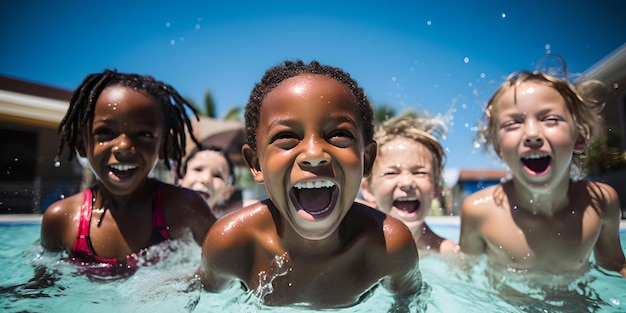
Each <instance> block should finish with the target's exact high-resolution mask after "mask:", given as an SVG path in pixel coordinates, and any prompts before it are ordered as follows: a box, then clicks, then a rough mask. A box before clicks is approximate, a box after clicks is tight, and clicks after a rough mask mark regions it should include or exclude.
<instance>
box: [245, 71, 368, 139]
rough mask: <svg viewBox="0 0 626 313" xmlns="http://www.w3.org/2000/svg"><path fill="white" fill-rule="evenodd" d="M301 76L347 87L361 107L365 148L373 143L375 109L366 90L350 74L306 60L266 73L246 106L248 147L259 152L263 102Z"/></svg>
mask: <svg viewBox="0 0 626 313" xmlns="http://www.w3.org/2000/svg"><path fill="white" fill-rule="evenodd" d="M301 74H319V75H324V76H328V77H330V78H333V79H335V80H337V81H339V82H340V83H342V84H343V85H344V86H346V87H347V88H348V89H350V91H351V92H352V94H353V95H354V97H355V98H356V101H357V103H358V105H359V113H360V114H361V117H362V119H363V131H362V132H363V138H364V142H365V144H369V143H370V142H372V141H373V135H374V126H373V124H372V123H373V113H372V107H371V106H370V103H369V101H368V100H367V98H366V96H365V92H364V91H363V88H361V87H360V86H359V85H358V84H357V82H356V81H355V80H354V79H353V78H352V77H350V74H348V73H346V72H344V71H343V70H342V69H340V68H337V67H332V66H326V65H320V63H319V62H317V61H311V63H310V64H304V62H302V60H297V61H295V62H293V61H285V62H284V63H283V64H282V65H277V66H274V67H272V68H270V69H269V70H267V71H266V72H265V75H264V76H263V78H262V79H261V81H260V82H259V83H257V84H256V85H255V87H254V89H253V90H252V93H251V94H250V99H249V100H248V104H247V105H246V111H245V120H246V127H245V133H246V143H247V144H249V145H250V147H251V148H252V150H255V151H256V148H257V143H256V130H257V128H258V126H259V115H260V113H261V102H263V99H264V98H265V96H267V94H268V93H270V91H272V90H273V89H274V88H275V87H276V86H278V84H280V83H281V82H283V81H284V80H286V79H288V78H291V77H295V76H298V75H301Z"/></svg>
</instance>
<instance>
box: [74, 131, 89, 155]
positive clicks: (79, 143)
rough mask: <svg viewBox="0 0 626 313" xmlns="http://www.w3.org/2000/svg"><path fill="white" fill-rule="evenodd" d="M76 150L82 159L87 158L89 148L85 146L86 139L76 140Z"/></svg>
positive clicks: (78, 138) (79, 137)
mask: <svg viewBox="0 0 626 313" xmlns="http://www.w3.org/2000/svg"><path fill="white" fill-rule="evenodd" d="M74 149H75V150H76V152H77V153H78V155H80V157H81V158H86V157H87V147H86V146H85V139H84V138H83V136H78V137H77V138H76V144H75V145H74Z"/></svg>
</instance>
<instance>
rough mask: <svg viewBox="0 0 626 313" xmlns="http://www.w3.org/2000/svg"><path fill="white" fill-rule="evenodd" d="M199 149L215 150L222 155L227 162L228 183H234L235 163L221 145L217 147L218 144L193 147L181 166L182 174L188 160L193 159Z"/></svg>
mask: <svg viewBox="0 0 626 313" xmlns="http://www.w3.org/2000/svg"><path fill="white" fill-rule="evenodd" d="M201 151H215V152H217V153H219V154H220V155H222V156H223V157H224V159H226V163H227V164H228V176H229V179H228V183H230V184H231V185H232V184H234V183H235V164H234V163H233V160H232V159H231V158H230V157H229V156H228V153H226V152H225V151H224V149H223V148H222V147H218V146H204V145H203V146H200V147H196V148H194V149H193V150H192V151H191V152H190V153H189V155H187V157H186V158H185V162H184V163H183V167H182V170H183V171H182V176H181V177H183V176H185V175H187V165H188V164H189V161H191V159H193V158H194V157H195V156H196V154H198V152H201Z"/></svg>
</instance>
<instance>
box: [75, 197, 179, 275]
mask: <svg viewBox="0 0 626 313" xmlns="http://www.w3.org/2000/svg"><path fill="white" fill-rule="evenodd" d="M92 206H93V192H92V190H91V189H86V190H85V191H84V192H83V205H82V206H81V209H80V210H81V212H80V221H79V224H78V236H77V237H76V241H75V242H74V248H73V249H72V253H71V254H70V260H72V262H74V263H76V264H80V265H82V266H86V267H88V268H89V269H90V270H89V273H90V274H96V275H98V276H110V275H117V274H121V273H124V274H132V273H134V272H135V271H136V270H137V267H138V265H137V261H138V260H139V257H140V256H142V255H144V254H145V250H146V248H148V247H150V246H153V245H156V244H159V243H161V242H163V241H166V240H168V239H170V234H169V233H168V231H167V226H166V225H165V217H164V214H163V201H162V198H161V189H160V188H159V185H157V187H156V188H154V192H153V195H152V234H151V236H150V241H149V242H148V247H146V248H144V249H142V250H141V251H139V252H138V253H133V254H130V255H127V256H126V262H118V260H117V259H108V258H103V257H99V256H97V255H96V254H95V253H94V251H93V246H92V245H91V240H90V239H89V225H90V223H91V210H92ZM147 261H148V263H153V262H156V261H157V260H147Z"/></svg>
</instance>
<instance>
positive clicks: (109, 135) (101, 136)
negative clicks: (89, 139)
mask: <svg viewBox="0 0 626 313" xmlns="http://www.w3.org/2000/svg"><path fill="white" fill-rule="evenodd" d="M115 137H116V134H115V133H114V132H113V130H111V129H109V128H104V127H101V128H96V129H94V130H93V138H94V139H95V140H96V141H97V142H107V141H111V140H113V138H115Z"/></svg>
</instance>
